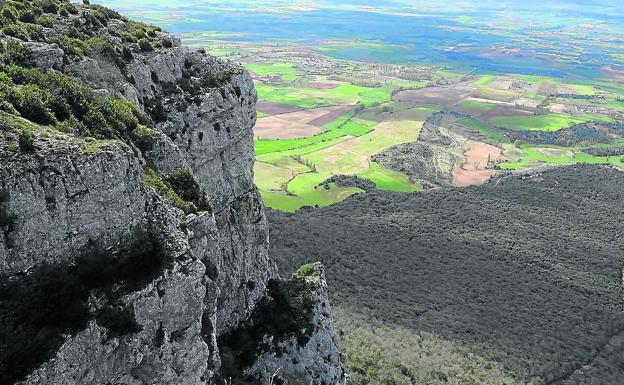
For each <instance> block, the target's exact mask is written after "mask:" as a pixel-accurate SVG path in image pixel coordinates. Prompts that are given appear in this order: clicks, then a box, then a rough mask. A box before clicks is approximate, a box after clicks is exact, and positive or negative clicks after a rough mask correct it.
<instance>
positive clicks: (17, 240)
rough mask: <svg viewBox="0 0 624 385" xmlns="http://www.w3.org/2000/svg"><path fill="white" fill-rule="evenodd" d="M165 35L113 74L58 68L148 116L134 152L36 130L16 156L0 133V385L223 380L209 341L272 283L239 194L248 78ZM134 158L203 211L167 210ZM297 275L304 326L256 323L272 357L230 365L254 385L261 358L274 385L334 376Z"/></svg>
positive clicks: (334, 353) (339, 375)
mask: <svg viewBox="0 0 624 385" xmlns="http://www.w3.org/2000/svg"><path fill="white" fill-rule="evenodd" d="M116 26H119V21H115V22H114V23H113V22H111V23H110V24H109V26H108V29H109V30H114V28H115V27H116ZM107 31H108V30H107V29H103V30H100V31H99V32H98V34H99V35H102V34H106V33H107ZM111 39H112V40H114V39H115V37H111ZM168 39H169V41H171V42H172V46H171V47H170V48H166V49H165V48H163V49H156V50H154V51H150V52H143V53H135V55H134V58H133V59H132V60H131V61H130V63H128V65H127V66H126V67H125V69H123V70H120V69H119V68H117V67H115V66H114V65H113V64H112V63H110V62H109V61H107V60H106V59H103V58H100V57H88V58H84V59H83V60H82V61H80V62H77V63H71V64H69V65H68V67H69V70H68V71H69V72H71V74H73V75H74V76H77V77H79V78H81V79H83V80H84V81H85V82H86V83H87V84H89V85H90V86H91V87H92V88H93V89H94V90H97V92H98V93H99V94H100V95H118V96H122V97H124V98H126V99H128V100H130V101H132V102H133V103H135V104H136V105H137V106H138V107H139V108H140V109H142V110H144V111H145V112H146V113H147V114H149V115H150V116H151V118H152V120H153V122H154V125H153V127H154V129H155V130H156V131H155V133H154V135H152V136H151V139H150V140H151V141H152V142H151V143H150V146H149V148H141V149H138V148H136V147H135V146H133V145H129V144H127V143H123V142H119V141H111V142H107V143H104V144H103V143H100V142H98V143H97V145H94V143H93V142H92V141H90V140H87V139H80V138H76V137H72V136H68V135H65V134H61V133H58V132H56V131H53V130H52V131H50V130H47V129H44V131H45V132H44V131H41V132H38V134H37V135H36V137H35V139H34V147H33V149H31V150H29V151H20V150H19V148H16V145H15V140H16V138H12V137H9V136H7V135H8V134H7V135H4V136H3V137H0V139H1V142H0V190H1V191H2V192H3V194H0V227H1V228H2V233H0V237H1V241H0V289H1V290H0V294H2V295H0V320H1V321H2V324H3V325H7V328H8V329H7V335H9V334H10V335H12V337H11V338H13V339H14V341H13V342H16V343H15V344H13V347H12V348H11V349H8V348H7V349H5V352H4V353H1V354H0V382H1V383H7V384H12V383H23V384H33V385H34V384H59V385H60V384H89V385H90V384H93V385H95V384H107V383H111V384H132V385H134V384H136V385H139V384H185V385H186V384H222V383H223V381H224V380H225V379H226V378H227V377H226V376H224V373H223V370H224V363H223V362H222V361H223V360H224V357H225V356H224V354H223V351H224V349H225V348H227V347H225V346H222V345H221V343H222V342H223V341H224V340H225V338H226V336H231V335H232V333H235V332H236V331H238V330H241V329H242V328H244V327H245V325H250V324H255V323H256V321H257V320H258V319H261V320H262V319H267V317H268V316H269V315H267V314H266V311H267V308H266V306H264V305H266V301H267V298H271V295H272V293H273V291H272V290H274V289H275V287H274V286H271V285H276V283H277V282H281V281H279V276H278V272H277V268H276V265H275V263H274V262H273V261H272V260H271V259H270V258H269V255H268V245H269V234H268V226H267V223H266V218H265V214H264V209H263V206H262V202H261V199H260V196H259V194H258V191H257V190H256V188H255V186H254V185H253V171H252V170H253V162H254V154H253V141H252V140H253V135H252V127H253V125H254V124H255V120H256V112H255V102H256V93H255V89H254V87H253V82H252V80H251V77H250V76H249V74H248V73H247V72H245V71H244V70H242V68H240V67H239V66H236V65H233V64H231V63H227V62H223V61H220V60H218V59H215V58H212V57H210V56H207V55H206V54H204V53H200V52H197V51H192V50H189V49H186V48H182V47H180V46H179V42H178V40H177V39H175V38H174V37H169V38H168ZM35 48H37V52H39V53H40V54H39V55H38V57H40V59H41V60H40V61H38V62H37V65H39V66H40V67H41V68H42V69H45V70H51V68H52V67H54V66H55V65H57V64H58V61H59V60H58V58H57V56H58V55H57V53H58V51H57V50H56V49H55V48H54V47H53V46H47V45H46V46H43V45H41V46H37V47H35ZM45 52H50V53H54V55H52V56H53V57H50V60H44V59H43V58H44V57H45V54H44V53H45ZM148 165H149V167H152V168H153V169H155V170H156V171H157V172H158V174H160V175H162V176H163V177H166V176H168V175H170V174H172V173H174V172H175V171H176V170H180V169H188V170H190V173H191V174H192V177H193V179H194V181H195V182H196V183H197V184H198V185H199V187H200V188H201V192H202V194H203V195H204V196H205V198H206V202H207V204H206V205H207V209H206V210H205V211H201V212H197V213H194V214H190V215H185V214H184V213H183V212H182V210H180V209H178V208H175V207H174V206H173V205H172V202H170V201H169V200H168V199H167V198H165V197H162V196H160V195H159V194H158V193H157V192H156V191H155V190H154V189H152V188H150V187H147V186H148V184H146V182H145V178H146V167H147V166H148ZM138 233H140V234H143V233H148V236H145V235H141V236H138V235H137V234H138ZM137 253H138V254H137ZM143 254H145V255H143ZM139 257H140V258H139ZM137 258H138V259H137ZM94 266H95V267H94ZM95 268H97V269H96V271H94V269H95ZM297 282H298V283H297V284H288V285H289V286H288V287H289V295H290V296H293V297H297V298H301V299H304V298H305V299H306V301H307V302H306V303H309V305H310V306H309V307H308V308H306V313H305V314H306V317H308V318H307V319H308V320H309V322H307V323H305V325H303V324H301V325H300V324H295V326H296V327H291V328H290V329H288V330H287V332H286V333H282V334H281V335H280V336H279V338H276V336H273V335H270V333H269V330H267V331H266V333H267V335H266V336H264V335H263V336H260V338H261V340H267V341H269V340H271V341H275V343H276V344H277V345H275V346H279V347H280V348H279V352H278V351H277V350H271V349H269V350H266V351H264V352H263V353H262V355H257V354H255V353H254V354H255V355H254V359H252V360H249V361H245V362H244V364H241V363H237V364H236V365H235V366H236V367H237V368H238V369H239V372H240V373H239V374H240V375H241V376H243V375H245V376H249V378H253V379H254V381H256V383H261V384H265V383H267V384H268V382H267V381H268V379H269V377H268V375H267V374H268V373H269V372H270V371H273V370H274V368H276V365H277V367H280V368H281V369H280V376H281V377H280V378H282V379H284V380H287V381H288V382H287V383H288V384H299V383H306V384H307V383H309V382H310V381H312V382H313V383H315V384H317V383H318V384H328V385H329V384H338V383H342V382H343V371H342V368H341V364H340V358H339V353H338V348H337V341H336V337H335V333H334V331H333V328H332V324H331V313H330V311H329V304H328V302H327V293H326V290H327V288H326V285H325V281H324V278H323V276H322V274H320V273H319V276H318V277H317V278H314V279H312V280H310V281H308V280H306V279H303V278H301V279H298V281H297ZM51 293H53V294H54V295H51ZM48 295H50V298H52V299H51V300H50V301H46V298H47V296H48ZM23 304H24V305H25V306H23ZM31 304H32V306H31ZM33 310H36V312H35V311H33ZM32 314H39V316H37V317H33V316H32ZM63 317H64V318H67V319H69V321H68V322H61V323H59V322H56V321H55V320H56V319H57V318H63ZM70 321H71V322H70ZM291 326H292V325H291ZM299 326H301V328H300V327H299ZM278 327H281V326H279V325H278ZM12 330H15V333H12V332H11V331H12ZM42 330H43V331H44V332H43V333H39V332H40V331H42ZM301 335H305V341H306V342H305V343H302V341H299V342H298V343H295V344H294V345H293V341H295V340H296V339H297V336H301ZM20 339H21V340H20ZM22 340H24V341H30V342H29V343H32V344H34V345H32V346H31V345H29V344H25V345H22V344H21V343H20V341H22ZM40 340H41V341H44V340H45V341H47V342H46V343H45V346H44V347H43V348H40V347H39V345H37V343H39V342H41V341H40ZM33 346H34V347H35V348H37V352H36V354H30V353H32V349H31V350H29V348H32V347H33ZM2 348H6V346H2ZM0 350H2V349H0ZM247 353H250V352H247ZM247 353H245V354H247ZM2 354H4V355H2ZM278 356H279V357H278ZM18 358H19V360H18ZM226 358H227V357H226ZM287 361H288V362H289V364H287ZM294 362H297V364H295V363H294ZM7 363H8V366H7V365H6V364H7ZM18 363H19V364H18ZM229 364H230V363H228V365H229ZM3 365H4V366H3ZM301 381H303V382H301Z"/></svg>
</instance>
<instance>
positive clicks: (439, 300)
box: [269, 166, 624, 385]
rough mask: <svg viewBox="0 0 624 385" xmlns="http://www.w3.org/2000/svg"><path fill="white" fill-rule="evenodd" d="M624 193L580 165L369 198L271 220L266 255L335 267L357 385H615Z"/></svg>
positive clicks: (622, 183)
mask: <svg viewBox="0 0 624 385" xmlns="http://www.w3.org/2000/svg"><path fill="white" fill-rule="evenodd" d="M623 187H624V173H622V172H621V171H619V170H617V169H614V168H608V167H599V166H577V167H564V168H560V169H557V170H551V171H548V172H544V173H542V174H537V175H533V176H529V177H522V176H514V177H507V178H504V179H501V180H500V181H499V182H492V183H490V184H488V185H485V186H481V187H470V188H465V189H443V190H438V191H428V192H424V193H418V194H395V193H388V192H371V193H367V194H361V195H358V196H356V197H352V198H350V199H348V200H346V201H345V202H343V203H341V204H338V205H335V206H332V207H327V208H322V209H318V210H302V211H299V212H297V213H295V214H293V215H288V214H280V213H276V212H272V213H270V215H269V222H270V223H271V239H272V241H271V253H272V255H276V256H278V257H279V259H280V267H281V268H282V269H284V270H290V271H293V270H295V269H296V268H297V266H298V265H300V264H301V263H305V262H306V261H307V260H315V259H317V258H318V259H320V260H321V262H323V263H324V264H325V265H326V266H327V269H328V282H329V284H330V286H331V287H332V288H334V290H332V294H333V296H332V298H331V300H332V303H333V304H334V306H337V307H338V308H339V309H340V311H338V312H336V313H337V314H338V317H337V321H338V324H339V325H340V327H341V329H342V330H343V331H344V335H345V337H344V339H343V340H344V343H343V345H344V346H345V347H346V348H347V349H346V350H345V351H344V354H345V356H346V357H347V359H346V360H345V361H346V362H345V364H346V366H347V368H348V369H349V370H350V372H351V374H352V375H353V379H354V384H366V383H384V381H391V380H396V381H397V382H398V383H409V382H411V381H412V379H413V378H417V379H418V380H419V381H422V382H423V383H430V384H445V383H453V384H493V385H494V384H497V385H498V384H557V385H563V384H565V385H572V384H579V385H580V384H583V385H584V384H597V385H599V384H600V385H601V384H604V385H613V384H617V383H620V382H621V378H622V376H623V375H624V371H623V366H622V363H623V362H624V359H623V357H624V356H623V353H624V338H623V331H624V312H623V311H622V310H623V309H624V291H623V289H622V266H623V265H624V256H623V255H622V248H623V247H624V242H623V240H622V237H621V234H622V232H623V231H624V223H623V222H622V218H623V217H624V209H623V207H622V205H621V204H620V202H622V199H624V188H623ZM293 240H296V241H293ZM353 313H356V314H358V313H359V315H357V316H354V315H353ZM380 335H383V336H384V338H380V337H379V336H380ZM405 341H410V342H405ZM501 373H503V374H504V376H503V375H501ZM399 379H400V380H399ZM400 381H403V382H400Z"/></svg>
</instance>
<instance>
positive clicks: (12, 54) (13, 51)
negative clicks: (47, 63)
mask: <svg viewBox="0 0 624 385" xmlns="http://www.w3.org/2000/svg"><path fill="white" fill-rule="evenodd" d="M0 50H1V53H0V58H1V59H2V62H4V63H5V64H7V65H11V64H15V65H19V66H22V67H25V66H28V65H29V64H30V51H29V50H28V49H27V48H26V47H24V46H23V45H21V44H20V43H17V42H15V41H7V42H5V43H2V42H0Z"/></svg>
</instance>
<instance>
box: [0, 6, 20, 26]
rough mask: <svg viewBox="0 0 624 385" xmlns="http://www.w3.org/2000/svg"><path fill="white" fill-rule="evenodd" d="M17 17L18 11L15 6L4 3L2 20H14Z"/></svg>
mask: <svg viewBox="0 0 624 385" xmlns="http://www.w3.org/2000/svg"><path fill="white" fill-rule="evenodd" d="M17 17H18V13H17V10H16V9H15V7H12V6H10V5H5V6H4V7H3V8H2V18H3V19H4V21H8V22H16V21H17Z"/></svg>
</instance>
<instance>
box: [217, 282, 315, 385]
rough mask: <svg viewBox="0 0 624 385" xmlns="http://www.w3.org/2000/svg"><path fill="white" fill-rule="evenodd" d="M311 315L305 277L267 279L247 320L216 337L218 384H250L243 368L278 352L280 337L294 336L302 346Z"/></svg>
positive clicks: (311, 326) (311, 303) (307, 337)
mask: <svg viewBox="0 0 624 385" xmlns="http://www.w3.org/2000/svg"><path fill="white" fill-rule="evenodd" d="M313 318H314V296H313V295H312V293H310V288H309V287H308V285H307V283H306V282H305V280H303V279H297V278H295V279H293V280H290V281H280V280H275V279H272V280H270V281H269V282H268V285H267V294H266V295H265V296H264V297H263V298H261V299H260V301H259V302H258V304H257V306H256V308H255V309H254V311H253V313H252V314H251V316H250V317H249V318H248V319H247V321H246V322H245V323H244V324H243V325H241V326H240V327H238V328H237V329H234V330H232V331H230V332H229V333H227V334H225V335H223V336H220V337H219V343H218V345H219V349H220V352H219V353H220V355H221V362H222V367H221V380H220V381H221V382H220V384H225V383H228V384H233V385H237V384H241V385H242V384H251V383H252V382H250V381H253V379H252V378H246V376H245V375H244V371H245V369H247V368H249V367H250V366H251V365H252V364H253V363H254V362H255V361H256V359H257V358H258V357H259V356H260V355H262V354H264V353H268V352H271V353H273V354H276V355H278V356H280V355H281V354H282V351H281V349H280V346H279V342H281V341H284V340H286V339H288V338H295V339H296V340H297V344H298V346H300V347H301V346H305V345H306V344H307V343H308V341H309V340H310V337H311V335H312V333H313V332H314V324H313Z"/></svg>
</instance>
